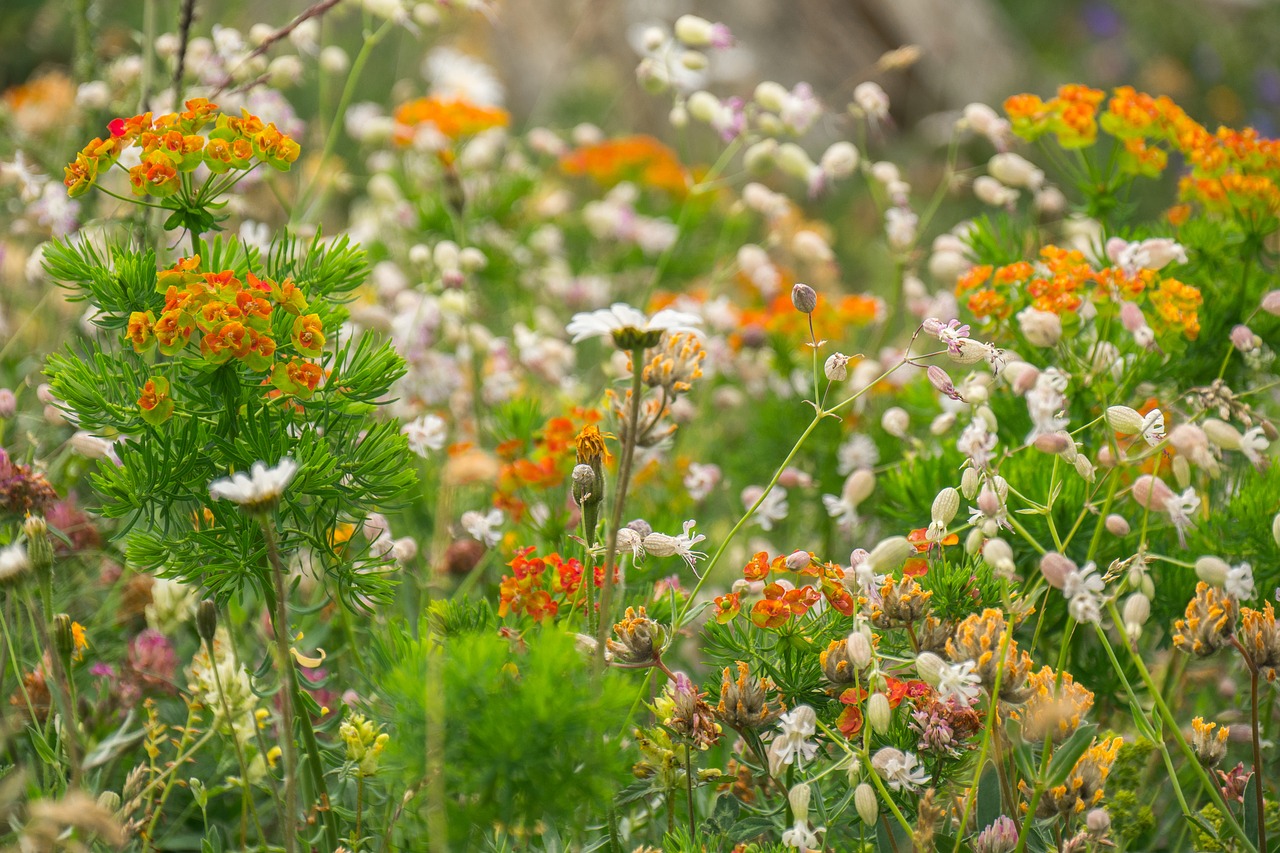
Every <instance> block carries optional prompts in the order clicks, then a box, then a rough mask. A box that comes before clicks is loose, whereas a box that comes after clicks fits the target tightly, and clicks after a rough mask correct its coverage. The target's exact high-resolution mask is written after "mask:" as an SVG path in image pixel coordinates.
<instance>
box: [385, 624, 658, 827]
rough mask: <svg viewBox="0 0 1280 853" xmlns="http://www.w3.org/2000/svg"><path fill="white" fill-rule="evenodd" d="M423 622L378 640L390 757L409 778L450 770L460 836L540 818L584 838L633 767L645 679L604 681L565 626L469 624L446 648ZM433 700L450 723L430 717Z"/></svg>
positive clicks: (450, 804)
mask: <svg viewBox="0 0 1280 853" xmlns="http://www.w3.org/2000/svg"><path fill="white" fill-rule="evenodd" d="M437 612H440V611H437ZM425 628H426V626H425V625H423V626H422V629H423V633H422V635H421V636H420V637H417V638H415V637H413V636H411V635H410V634H409V632H408V630H407V628H406V627H405V626H404V625H403V624H393V625H391V626H389V627H388V628H387V629H386V630H385V631H384V632H380V633H379V634H378V635H375V642H374V645H373V648H372V651H371V654H372V657H373V661H374V662H375V663H376V668H375V671H376V672H378V681H377V683H376V684H372V685H370V687H371V689H372V690H373V691H374V692H375V694H376V696H377V697H378V699H377V702H376V703H375V705H374V707H373V708H372V709H371V710H372V712H373V713H374V714H375V715H377V716H378V717H380V718H381V719H382V720H383V721H384V722H385V724H386V726H387V730H388V731H389V732H390V733H391V743H390V744H389V746H388V754H389V755H390V756H391V757H392V760H393V761H394V762H395V763H396V764H398V765H399V767H400V768H401V771H402V773H403V776H404V778H405V780H406V782H408V783H409V784H420V783H421V782H422V781H423V780H424V779H427V778H428V774H429V772H430V773H438V772H443V773H444V778H445V790H447V791H448V797H447V801H446V804H445V805H446V810H447V815H448V826H449V836H450V843H451V844H456V845H459V846H460V847H465V846H466V845H468V844H470V843H473V842H474V841H475V839H476V838H477V837H478V834H479V833H482V832H483V831H484V830H485V829H486V828H488V827H492V826H494V825H496V824H499V823H501V824H502V825H504V826H506V827H508V828H509V829H512V830H516V829H520V830H524V831H528V830H530V829H532V828H533V824H534V823H535V822H538V821H545V822H546V823H547V824H550V825H554V826H556V827H558V828H559V830H560V831H561V832H562V833H566V834H568V835H570V836H571V837H577V835H576V833H577V832H581V831H582V829H583V827H585V825H586V822H587V820H588V818H589V816H590V815H591V814H593V813H594V814H598V813H599V812H600V811H601V810H603V806H604V804H605V802H606V801H607V800H608V798H609V797H610V796H611V795H612V793H613V791H614V790H615V786H616V784H617V780H618V779H619V778H621V777H622V776H623V775H624V774H625V772H626V768H627V766H628V765H629V763H630V762H629V759H628V754H627V750H626V749H625V748H624V746H623V741H622V737H623V734H624V732H625V731H626V722H627V719H628V716H629V711H630V708H631V703H632V701H633V700H634V698H635V690H636V686H635V680H634V679H633V678H630V677H628V676H627V675H626V674H624V673H616V672H609V673H606V674H605V676H604V677H603V678H599V679H597V678H594V677H593V676H592V674H591V672H590V669H589V667H588V666H586V665H585V659H584V658H583V656H582V654H581V653H580V652H578V650H577V649H576V648H575V647H574V640H573V637H571V636H570V635H568V634H566V633H563V632H560V631H554V630H552V631H530V632H528V633H526V634H525V635H524V636H523V637H522V638H520V639H514V640H513V639H507V638H504V637H499V636H497V635H496V634H493V633H489V632H488V631H483V632H477V631H466V632H459V633H456V634H454V635H452V636H450V637H448V639H447V640H446V641H445V642H444V643H443V644H439V643H437V642H436V641H435V640H433V639H429V638H428V636H427V634H426V632H425ZM424 688H425V691H426V692H425V693H424ZM432 697H434V698H432ZM432 701H438V703H439V704H438V706H436V707H438V709H439V711H440V713H441V714H442V716H441V718H438V719H437V718H432V717H429V716H428V714H429V711H428V708H429V707H430V706H429V704H428V703H429V702H432ZM435 726H442V728H440V729H436V728H435ZM424 743H434V744H438V745H439V748H440V749H441V750H442V753H441V755H440V759H441V764H440V765H438V766H433V767H432V768H428V766H427V765H426V764H425V763H424V762H425V755H426V753H425V752H424V750H423V748H422V747H423V744H424ZM419 805H420V804H419Z"/></svg>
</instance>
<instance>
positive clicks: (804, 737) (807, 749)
mask: <svg viewBox="0 0 1280 853" xmlns="http://www.w3.org/2000/svg"><path fill="white" fill-rule="evenodd" d="M778 728H779V729H781V730H782V731H781V733H780V734H779V735H778V736H777V737H775V738H774V739H773V743H771V744H769V772H770V774H772V775H773V776H775V777H776V776H778V775H779V774H780V773H781V772H782V768H783V767H784V766H789V765H791V764H793V763H798V761H797V759H802V760H804V761H808V760H809V759H811V758H813V756H814V755H816V754H817V752H818V745H817V744H816V743H814V742H812V741H811V740H809V738H811V737H813V735H814V732H816V731H817V728H818V715H817V714H816V713H815V712H814V710H813V708H811V707H809V706H808V705H797V706H796V707H795V708H794V709H793V710H791V711H789V712H787V713H786V714H783V715H782V718H781V719H780V720H779V721H778Z"/></svg>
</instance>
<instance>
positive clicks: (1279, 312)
mask: <svg viewBox="0 0 1280 853" xmlns="http://www.w3.org/2000/svg"><path fill="white" fill-rule="evenodd" d="M1262 310H1263V311H1266V312H1267V313H1268V314H1275V315H1276V316H1278V317H1280V290H1272V291H1269V292H1267V293H1265V294H1263V296H1262Z"/></svg>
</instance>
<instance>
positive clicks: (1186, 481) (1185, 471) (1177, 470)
mask: <svg viewBox="0 0 1280 853" xmlns="http://www.w3.org/2000/svg"><path fill="white" fill-rule="evenodd" d="M1170 467H1171V468H1172V469H1173V479H1174V482H1176V483H1177V484H1178V488H1179V489H1186V488H1187V487H1188V486H1190V485H1191V463H1190V462H1188V461H1187V457H1185V456H1175V457H1173V462H1172V463H1171V465H1170Z"/></svg>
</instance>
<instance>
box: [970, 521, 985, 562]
mask: <svg viewBox="0 0 1280 853" xmlns="http://www.w3.org/2000/svg"><path fill="white" fill-rule="evenodd" d="M986 541H987V537H986V536H985V535H984V534H983V532H982V531H981V530H979V529H978V528H976V527H973V528H970V530H969V535H968V536H966V537H965V538H964V552H965V553H966V554H968V555H969V556H971V557H972V556H975V555H977V554H980V553H981V552H982V543H984V542H986Z"/></svg>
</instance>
